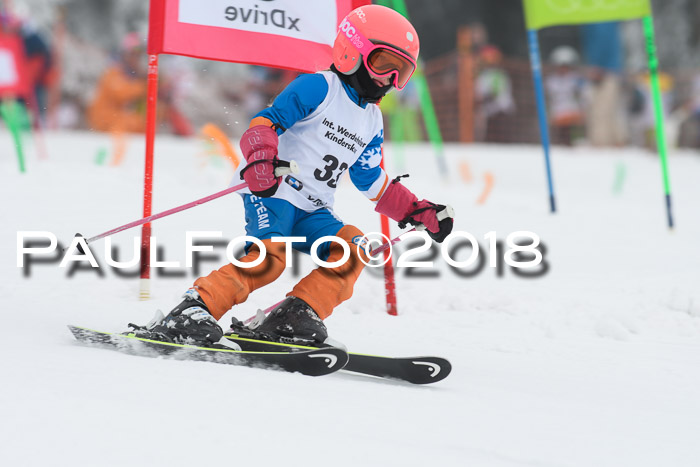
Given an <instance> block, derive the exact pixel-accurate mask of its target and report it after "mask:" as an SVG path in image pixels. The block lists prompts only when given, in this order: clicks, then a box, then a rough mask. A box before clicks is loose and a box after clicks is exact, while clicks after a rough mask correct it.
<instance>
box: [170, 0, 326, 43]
mask: <svg viewBox="0 0 700 467" xmlns="http://www.w3.org/2000/svg"><path fill="white" fill-rule="evenodd" d="M178 21H179V22H181V23H189V24H197V25H201V26H214V27H220V28H228V29H238V30H242V31H250V32H258V33H265V34H275V35H279V36H286V37H291V38H294V39H302V40H307V41H311V42H317V43H320V44H325V45H330V46H332V45H333V41H334V40H335V36H336V33H337V29H336V24H337V22H338V12H337V10H336V2H335V1H334V0H303V1H301V0H180V10H179V12H178ZM231 46H232V47H235V44H231Z"/></svg>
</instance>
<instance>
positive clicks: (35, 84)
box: [0, 11, 58, 120]
mask: <svg viewBox="0 0 700 467" xmlns="http://www.w3.org/2000/svg"><path fill="white" fill-rule="evenodd" d="M0 31H3V32H5V33H7V34H17V35H19V37H20V38H21V39H22V45H23V46H24V55H25V57H26V60H27V61H26V69H27V77H28V79H29V81H30V82H31V84H32V86H31V87H32V89H33V90H34V94H33V96H31V98H30V99H29V100H30V101H29V102H25V104H27V106H28V107H29V110H31V112H32V114H34V116H35V117H39V118H40V119H42V120H43V117H44V116H45V114H46V108H47V106H48V89H49V87H50V86H52V85H53V84H55V83H56V81H57V78H58V74H57V73H56V70H55V67H54V66H53V65H54V64H53V52H52V50H51V48H50V47H49V44H48V42H47V41H46V40H45V39H44V38H43V37H42V35H41V34H40V33H39V31H38V30H37V29H36V27H34V26H33V25H32V24H31V23H30V22H28V21H24V20H22V19H20V18H19V17H17V16H14V15H12V14H9V13H7V12H6V11H0ZM32 99H33V100H32Z"/></svg>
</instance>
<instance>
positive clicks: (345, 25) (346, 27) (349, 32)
mask: <svg viewBox="0 0 700 467" xmlns="http://www.w3.org/2000/svg"><path fill="white" fill-rule="evenodd" d="M338 29H339V30H340V31H343V32H344V33H345V35H346V36H348V39H352V36H354V35H355V32H356V31H355V27H354V26H353V25H352V24H351V23H350V21H348V19H347V18H345V19H344V20H343V22H342V23H340V26H339V27H338Z"/></svg>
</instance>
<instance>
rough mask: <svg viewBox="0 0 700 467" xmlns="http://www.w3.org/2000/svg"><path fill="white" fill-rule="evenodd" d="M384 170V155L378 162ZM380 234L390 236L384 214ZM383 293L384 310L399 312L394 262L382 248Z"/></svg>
mask: <svg viewBox="0 0 700 467" xmlns="http://www.w3.org/2000/svg"><path fill="white" fill-rule="evenodd" d="M379 165H380V167H381V168H382V170H384V157H382V160H381V162H380V163H379ZM381 225H382V234H384V235H386V238H391V230H390V229H389V218H388V217H386V216H385V215H384V214H382V215H381ZM384 260H385V261H386V263H385V264H384V294H385V295H386V312H387V313H389V314H390V315H392V316H397V315H398V314H399V309H398V307H397V306H396V282H395V276H394V264H393V263H392V262H391V250H384Z"/></svg>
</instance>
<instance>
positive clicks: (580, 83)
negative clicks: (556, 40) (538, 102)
mask: <svg viewBox="0 0 700 467" xmlns="http://www.w3.org/2000/svg"><path fill="white" fill-rule="evenodd" d="M549 61H550V63H552V65H554V67H555V68H554V72H553V74H551V75H549V76H547V78H546V80H545V87H546V89H547V102H548V103H549V119H550V124H551V127H552V143H553V144H563V145H566V146H572V145H573V143H574V141H575V140H576V139H578V138H580V137H581V135H582V133H583V123H584V114H583V105H582V93H583V88H584V85H585V81H584V79H583V76H582V75H581V73H580V72H579V71H578V70H577V65H578V62H579V56H578V53H577V52H576V51H575V50H574V49H573V48H571V47H569V46H560V47H557V48H556V49H554V50H553V51H552V54H551V56H550V59H549Z"/></svg>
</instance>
